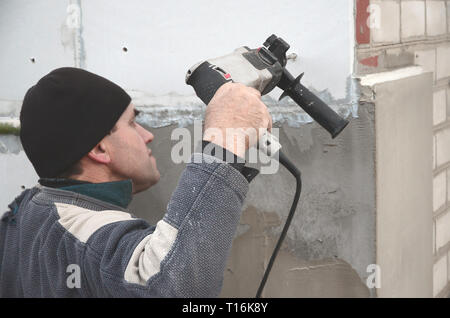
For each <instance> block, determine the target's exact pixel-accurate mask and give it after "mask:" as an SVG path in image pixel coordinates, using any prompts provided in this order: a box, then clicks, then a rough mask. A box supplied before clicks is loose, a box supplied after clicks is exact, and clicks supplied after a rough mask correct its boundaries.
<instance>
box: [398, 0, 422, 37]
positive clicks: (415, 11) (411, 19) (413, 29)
mask: <svg viewBox="0 0 450 318" xmlns="http://www.w3.org/2000/svg"><path fill="white" fill-rule="evenodd" d="M401 6H402V10H401V15H402V17H401V19H402V20H401V21H402V27H401V35H402V39H405V38H409V37H414V36H423V35H425V2H423V1H406V2H405V1H402V3H401Z"/></svg>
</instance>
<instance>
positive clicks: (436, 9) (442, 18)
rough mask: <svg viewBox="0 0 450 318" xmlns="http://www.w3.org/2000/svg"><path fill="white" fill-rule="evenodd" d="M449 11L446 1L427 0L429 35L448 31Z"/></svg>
mask: <svg viewBox="0 0 450 318" xmlns="http://www.w3.org/2000/svg"><path fill="white" fill-rule="evenodd" d="M446 19H447V11H446V6H445V2H444V1H433V0H427V35H429V36H435V35H441V34H445V33H446V32H447V22H446Z"/></svg>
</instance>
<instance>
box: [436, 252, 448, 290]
mask: <svg viewBox="0 0 450 318" xmlns="http://www.w3.org/2000/svg"><path fill="white" fill-rule="evenodd" d="M446 285H447V255H444V256H443V257H441V258H440V259H439V260H438V261H437V262H436V263H435V264H434V266H433V296H434V297H436V296H437V295H438V294H439V292H440V291H442V290H443V289H444V288H445V286H446Z"/></svg>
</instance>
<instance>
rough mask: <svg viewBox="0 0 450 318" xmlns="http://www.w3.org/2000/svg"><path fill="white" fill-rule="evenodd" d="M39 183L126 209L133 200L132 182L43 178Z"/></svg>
mask: <svg viewBox="0 0 450 318" xmlns="http://www.w3.org/2000/svg"><path fill="white" fill-rule="evenodd" d="M38 182H39V183H40V184H41V185H43V186H46V187H50V188H58V189H61V190H66V191H73V192H76V193H79V194H83V195H87V196H90V197H92V198H95V199H98V200H101V201H105V202H108V203H111V204H114V205H117V206H120V207H122V208H125V209H126V208H127V207H128V205H129V204H130V202H131V199H132V198H133V196H132V191H133V187H132V183H131V180H122V181H113V182H103V183H91V182H87V181H80V180H73V179H61V178H42V179H39V181H38Z"/></svg>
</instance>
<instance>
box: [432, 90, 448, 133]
mask: <svg viewBox="0 0 450 318" xmlns="http://www.w3.org/2000/svg"><path fill="white" fill-rule="evenodd" d="M446 95H447V92H446V90H445V89H441V90H439V91H436V92H434V93H433V125H437V124H440V123H442V122H444V121H445V120H446V119H447V101H446V100H447V96H446Z"/></svg>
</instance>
